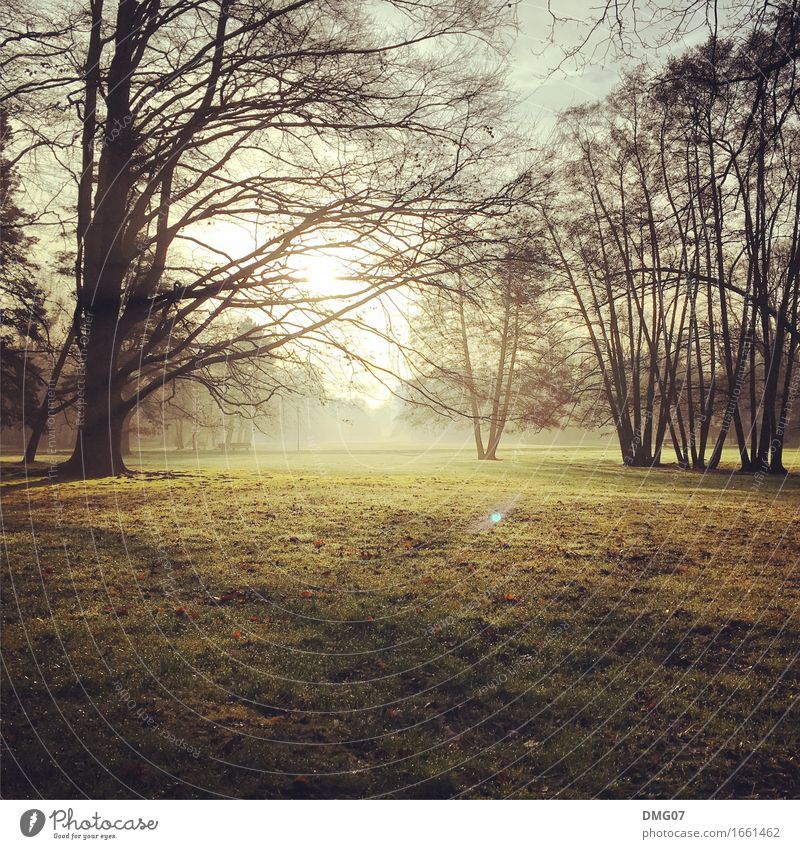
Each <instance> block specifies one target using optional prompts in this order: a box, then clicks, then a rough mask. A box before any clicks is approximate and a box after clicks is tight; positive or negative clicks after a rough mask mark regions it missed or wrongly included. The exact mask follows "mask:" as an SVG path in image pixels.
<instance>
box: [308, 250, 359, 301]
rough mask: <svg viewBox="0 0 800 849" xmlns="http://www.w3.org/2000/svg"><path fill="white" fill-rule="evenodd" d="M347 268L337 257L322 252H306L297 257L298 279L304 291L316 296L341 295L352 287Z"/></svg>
mask: <svg viewBox="0 0 800 849" xmlns="http://www.w3.org/2000/svg"><path fill="white" fill-rule="evenodd" d="M346 275H347V269H346V268H345V267H344V265H343V264H342V263H341V262H340V261H339V260H338V259H336V258H335V257H333V256H330V255H329V254H325V253H322V252H315V253H309V254H304V255H303V256H302V257H298V259H297V273H296V277H297V281H298V284H299V286H300V288H302V289H303V290H304V291H306V292H307V293H308V294H309V295H312V296H316V297H320V296H321V297H326V298H327V297H329V298H334V297H337V296H338V297H341V296H345V295H347V294H348V292H349V291H350V290H351V289H352V287H351V285H350V283H349V281H347V280H346V279H345V278H346Z"/></svg>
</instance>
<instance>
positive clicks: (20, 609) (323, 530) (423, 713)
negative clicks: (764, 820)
mask: <svg viewBox="0 0 800 849" xmlns="http://www.w3.org/2000/svg"><path fill="white" fill-rule="evenodd" d="M799 459H800V458H798V456H797V454H796V453H795V454H794V455H793V456H790V457H788V458H787V460H788V461H789V462H790V463H792V464H793V465H794V467H795V468H798V467H800V462H798V460H799ZM165 464H166V466H167V467H169V468H170V469H171V470H172V471H170V472H169V473H167V472H165V471H164V467H165ZM137 465H139V466H140V467H141V469H142V470H143V471H141V472H140V473H139V474H137V475H135V476H133V477H129V478H114V479H106V480H102V481H98V482H93V483H90V484H85V483H83V482H70V483H66V482H62V483H57V484H54V483H52V482H48V480H47V478H41V479H39V480H37V479H35V478H32V479H31V480H30V481H29V484H30V485H27V484H26V483H25V481H24V479H22V478H20V477H19V476H17V475H15V474H14V472H13V469H12V470H11V471H9V469H8V467H6V471H5V472H4V474H3V481H4V486H3V488H2V523H3V535H4V549H3V552H4V563H3V622H2V650H3V660H4V673H3V675H4V677H3V683H2V721H3V740H4V751H3V758H2V770H3V772H2V794H3V795H4V796H6V797H34V796H37V795H39V794H41V795H43V796H45V797H47V798H74V797H79V796H83V795H87V796H91V797H95V798H123V797H132V796H144V797H150V798H183V797H190V798H193V797H209V796H210V797H215V796H233V797H249V798H253V797H259V798H261V797H263V798H328V797H348V798H349V797H375V796H381V797H386V796H388V797H394V798H408V797H415V798H443V797H466V798H487V797H491V798H498V797H506V796H513V797H515V798H520V797H522V798H525V797H530V798H552V797H559V798H573V797H578V798H586V797H595V796H600V797H615V798H618V797H625V798H627V797H639V798H653V797H708V796H712V795H717V796H719V797H759V798H775V797H797V796H798V795H800V755H799V754H798V752H800V715H799V711H798V696H799V695H800V680H799V679H800V676H799V675H798V663H797V653H798V649H799V648H800V639H798V634H799V633H800V627H799V626H800V611H799V610H798V601H799V600H800V573H798V568H797V567H798V554H800V527H799V526H798V521H797V520H798V516H799V515H800V480H799V479H798V478H797V477H796V476H794V475H793V476H790V477H789V478H787V479H782V480H780V481H778V480H765V481H763V482H761V483H760V484H759V483H757V482H756V483H754V481H753V479H752V478H749V477H743V476H731V475H730V474H728V473H727V472H721V473H716V474H712V475H706V476H705V477H701V476H699V475H697V474H694V473H686V472H680V471H679V470H677V469H669V468H664V469H659V470H654V471H649V472H643V471H636V470H624V469H622V468H621V467H620V466H619V465H618V462H617V458H616V457H615V456H614V455H613V454H608V455H606V454H603V453H601V452H599V451H595V450H590V449H558V450H546V449H530V450H525V449H519V450H508V451H506V454H505V459H504V461H503V462H498V463H478V462H477V461H475V460H473V459H471V458H470V456H469V454H468V453H460V452H448V451H430V452H427V453H426V454H424V455H419V454H417V453H415V452H410V451H409V452H392V453H380V452H361V453H358V452H353V453H349V454H342V453H328V454H326V453H324V452H317V453H314V454H311V453H304V452H301V453H299V454H295V455H282V454H279V453H274V454H269V453H262V454H258V455H237V456H234V457H231V458H230V459H229V460H228V459H225V458H222V457H219V456H218V457H213V456H211V455H209V456H207V457H203V456H201V457H199V458H195V457H191V456H187V455H181V456H178V455H174V456H171V457H165V456H164V455H163V454H158V453H155V452H154V453H153V454H151V455H142V457H141V458H140V462H139V463H138V464H137ZM45 468H46V466H44V465H43V466H42V469H43V470H44V469H45ZM492 514H497V515H495V516H494V518H495V519H499V521H494V522H493V521H492V519H491V516H492Z"/></svg>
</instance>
